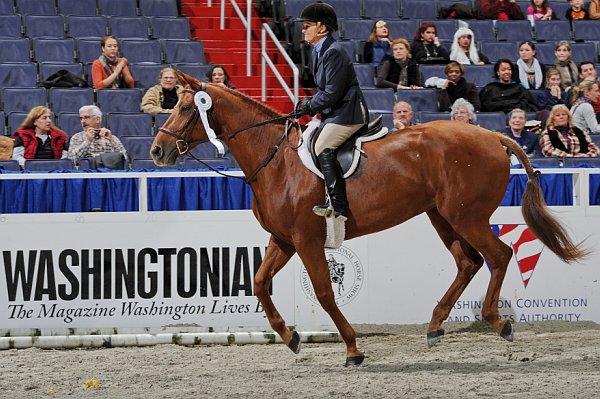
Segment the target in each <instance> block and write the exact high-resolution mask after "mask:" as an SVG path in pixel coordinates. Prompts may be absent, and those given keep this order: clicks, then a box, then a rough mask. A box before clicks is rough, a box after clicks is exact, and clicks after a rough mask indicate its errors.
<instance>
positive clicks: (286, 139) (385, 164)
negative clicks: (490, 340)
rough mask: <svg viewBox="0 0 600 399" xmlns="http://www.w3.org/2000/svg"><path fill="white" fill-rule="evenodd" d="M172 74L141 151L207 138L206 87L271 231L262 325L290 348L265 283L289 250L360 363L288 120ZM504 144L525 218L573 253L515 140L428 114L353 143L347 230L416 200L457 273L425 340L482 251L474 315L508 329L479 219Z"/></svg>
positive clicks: (393, 214) (161, 157) (213, 121)
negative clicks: (174, 97) (172, 87)
mask: <svg viewBox="0 0 600 399" xmlns="http://www.w3.org/2000/svg"><path fill="white" fill-rule="evenodd" d="M178 75H179V79H180V81H181V82H182V83H184V85H185V86H186V91H185V92H184V94H183V95H182V96H181V98H180V100H179V102H178V104H177V105H176V107H175V109H174V110H173V114H172V115H171V116H170V117H169V119H168V120H167V121H166V122H165V124H164V126H163V127H162V128H160V131H159V133H158V134H157V136H156V138H155V140H154V143H153V145H152V148H151V151H150V152H151V156H152V158H153V159H154V162H155V163H156V164H157V165H173V164H175V161H176V159H177V157H178V156H179V155H181V154H182V153H185V151H186V150H188V149H189V148H191V147H193V146H194V145H196V144H197V143H200V142H203V141H207V140H208V137H207V136H208V135H207V132H206V129H205V128H204V125H203V123H202V122H201V121H200V119H201V117H200V116H199V114H200V111H199V109H198V107H197V105H196V103H195V101H194V95H195V94H197V93H198V92H204V93H206V94H207V95H208V96H210V99H211V100H212V105H210V108H209V109H208V110H207V111H206V112H207V117H206V118H205V119H207V120H208V121H209V125H210V128H212V129H213V130H214V132H215V134H216V136H217V137H218V138H219V139H220V140H222V141H223V142H224V143H225V144H227V146H228V147H229V149H230V151H231V153H232V154H233V155H234V157H235V159H236V160H237V162H238V164H239V165H240V168H241V169H242V171H243V172H244V173H245V175H246V176H248V178H247V182H248V183H249V184H250V185H251V188H252V191H253V194H254V198H253V206H252V210H253V212H254V215H255V216H256V218H257V219H258V222H259V223H260V224H261V226H262V227H263V228H264V229H265V230H266V231H268V232H269V233H270V234H271V236H270V240H269V245H268V247H267V250H266V254H265V257H264V260H263V262H262V264H261V265H260V268H259V270H258V272H257V274H256V276H255V281H254V285H255V292H256V296H257V297H258V299H259V300H260V303H261V305H262V307H263V309H264V311H265V314H266V316H267V318H268V320H269V323H270V325H271V327H272V328H273V330H274V331H276V332H277V333H278V334H279V335H280V336H281V338H282V339H283V341H284V342H285V343H286V344H287V345H288V347H289V348H290V349H292V351H294V352H296V353H298V351H299V350H300V338H299V336H298V333H297V332H295V331H291V330H289V329H288V328H287V327H286V323H285V321H284V320H283V318H282V317H281V315H280V314H279V312H278V311H277V309H276V307H275V305H274V304H273V301H272V300H271V297H270V296H269V291H268V288H269V285H270V284H271V281H272V279H273V277H274V276H275V275H276V274H277V272H278V271H279V270H281V269H282V268H283V267H284V266H285V265H286V263H287V262H288V261H289V259H290V258H291V257H292V256H293V255H294V254H295V253H297V254H298V255H299V257H300V259H301V260H302V263H303V264H304V266H305V268H306V271H307V272H308V275H309V276H310V280H311V282H312V285H313V287H314V290H315V293H316V296H317V298H318V300H319V302H320V304H321V305H322V307H323V309H324V310H325V311H326V312H327V313H328V314H329V316H330V317H331V319H332V320H333V322H334V323H335V325H336V327H337V329H338V330H339V332H340V335H341V336H342V338H343V340H344V342H345V344H346V366H355V365H358V364H360V363H362V361H363V359H364V355H363V353H362V352H360V351H359V350H358V348H357V346H356V333H355V331H354V329H353V328H352V326H351V325H350V324H349V323H348V321H347V320H346V318H345V317H344V315H343V314H342V313H341V312H340V309H339V308H338V306H337V305H336V303H335V296H334V293H333V289H332V285H331V279H330V274H329V268H328V265H327V260H326V258H325V253H324V243H325V235H326V223H325V219H324V218H323V217H320V216H317V215H315V214H314V213H313V211H312V208H313V205H315V204H319V203H321V202H322V201H323V198H324V197H325V187H324V184H323V181H322V180H321V179H320V178H319V177H317V176H316V175H315V174H314V173H312V172H311V171H309V170H308V169H307V168H306V167H305V166H304V165H303V163H302V162H301V160H300V158H299V156H298V153H297V151H296V145H297V144H298V143H299V141H300V132H299V129H298V128H297V127H296V126H297V125H296V124H293V125H292V126H291V128H289V126H288V125H287V124H286V123H285V120H286V116H285V115H281V114H280V113H278V112H277V111H275V110H273V109H271V108H269V107H267V106H265V105H263V104H261V103H259V102H257V101H254V100H253V99H251V98H250V97H247V96H245V95H243V94H240V93H239V92H236V91H234V90H230V89H226V88H222V87H219V86H216V85H212V84H205V83H200V82H198V81H197V80H195V79H194V78H192V77H189V76H187V75H185V74H183V73H178ZM206 94H203V95H206ZM271 120H274V121H271ZM261 121H270V122H271V123H260V122H261ZM257 125H260V127H258V126H257ZM210 128H209V131H210ZM286 131H287V134H286ZM505 147H506V148H508V149H510V150H511V151H513V152H514V153H515V154H516V155H517V157H518V158H519V160H520V161H521V163H522V164H523V165H524V167H525V169H526V171H527V176H528V183H527V188H526V191H525V193H524V196H523V200H522V213H523V217H524V219H525V222H526V223H527V225H528V226H529V227H530V229H531V230H532V231H533V233H534V234H535V235H536V236H537V237H538V238H539V239H540V240H541V241H542V242H543V243H544V244H545V245H546V246H547V247H548V248H549V249H550V250H551V251H552V252H554V253H555V254H556V255H557V256H558V257H559V258H560V259H562V260H563V261H565V262H572V261H577V260H579V259H581V258H582V257H584V256H585V255H586V251H585V250H583V249H581V248H580V247H579V245H576V244H574V243H573V242H572V241H571V239H570V238H569V237H568V235H567V234H566V232H565V229H564V228H563V227H562V226H561V225H560V224H559V223H558V221H557V220H556V219H555V218H554V217H553V216H552V215H551V214H550V213H549V210H548V209H547V207H546V204H545V201H544V199H543V196H542V192H541V189H540V186H539V182H538V181H537V175H538V174H539V172H534V170H533V169H532V166H531V164H530V162H529V160H528V159H527V156H526V155H525V153H524V152H523V150H522V149H521V147H520V146H519V145H518V144H517V143H516V142H514V141H513V140H511V139H509V138H507V137H505V136H503V135H501V134H498V133H492V132H490V131H488V130H485V129H482V128H480V127H477V126H473V125H468V124H464V123H461V122H456V121H434V122H430V123H426V124H423V125H416V126H411V127H408V128H406V129H404V130H402V131H401V132H394V133H391V134H388V135H387V136H385V137H384V138H382V139H379V140H375V141H371V142H367V143H365V144H364V145H363V150H364V151H365V153H366V156H364V157H362V159H361V162H360V165H359V167H358V170H357V171H356V173H355V174H354V175H353V176H351V177H350V178H349V179H348V181H347V193H348V200H349V203H350V214H349V218H348V220H347V222H346V239H351V238H354V237H359V236H362V235H365V234H371V233H375V232H377V231H381V230H384V229H387V228H390V227H393V226H396V225H398V224H400V223H403V222H404V221H406V220H408V219H410V218H412V217H413V216H416V215H419V214H421V213H423V212H425V213H427V216H428V217H429V219H430V221H431V224H432V225H433V227H434V228H435V229H436V231H437V233H438V234H439V236H440V238H441V239H442V241H443V243H444V244H445V246H446V247H447V248H448V250H449V251H450V253H451V254H452V256H453V257H454V260H455V261H456V266H457V267H458V274H457V276H456V278H455V279H454V281H453V282H452V284H451V286H450V288H449V289H448V291H447V292H446V293H445V294H444V296H443V298H442V299H441V300H440V301H439V303H438V304H437V306H436V307H435V309H434V310H433V315H432V317H431V321H430V323H429V327H428V333H427V343H428V345H429V346H432V345H435V344H436V343H437V342H438V341H439V340H440V339H441V338H442V336H443V334H444V330H443V328H442V323H443V321H444V320H446V319H447V318H448V316H449V314H450V311H451V309H452V307H453V305H454V304H455V302H456V301H457V300H458V298H459V297H460V295H461V294H462V292H463V291H464V290H465V288H466V287H467V285H468V284H469V282H470V281H471V279H472V278H473V276H474V275H475V273H477V271H478V270H479V269H480V268H481V266H482V265H483V257H485V259H486V260H487V262H488V264H489V267H490V269H491V276H490V282H489V285H488V289H487V293H486V296H485V300H484V303H483V307H482V310H481V313H482V317H483V318H484V319H485V320H486V321H487V322H488V323H489V324H490V325H491V326H492V328H493V329H494V330H495V331H496V332H497V333H498V334H499V335H500V336H501V337H503V338H505V339H507V340H509V341H511V340H512V338H513V329H512V325H511V323H510V321H508V320H500V317H499V311H498V298H499V295H500V288H501V286H502V282H503V280H504V275H505V273H506V269H507V267H508V263H509V260H510V258H511V256H512V250H511V248H510V247H509V246H508V245H506V244H505V243H503V242H502V241H501V240H500V239H499V238H498V237H496V235H494V233H493V232H492V229H491V228H490V224H489V219H490V216H491V215H492V213H493V212H494V211H495V210H496V208H498V205H499V204H500V201H501V200H502V198H503V197H504V194H505V191H506V187H507V185H508V180H509V176H510V171H509V169H510V164H509V157H508V155H507V151H506V148H505ZM482 255H483V257H482Z"/></svg>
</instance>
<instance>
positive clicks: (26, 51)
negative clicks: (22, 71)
mask: <svg viewBox="0 0 600 399" xmlns="http://www.w3.org/2000/svg"><path fill="white" fill-rule="evenodd" d="M30 61H31V41H30V39H28V38H26V37H22V38H20V39H16V38H14V39H0V62H30Z"/></svg>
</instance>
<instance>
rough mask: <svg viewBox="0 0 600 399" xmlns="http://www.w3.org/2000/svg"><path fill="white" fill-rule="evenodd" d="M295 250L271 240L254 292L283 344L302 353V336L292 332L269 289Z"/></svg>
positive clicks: (273, 239) (255, 279)
mask: <svg viewBox="0 0 600 399" xmlns="http://www.w3.org/2000/svg"><path fill="white" fill-rule="evenodd" d="M294 253H295V250H294V248H293V247H292V246H291V245H288V244H285V243H281V242H279V241H278V240H277V239H276V238H275V237H273V236H271V238H270V239H269V246H268V247H267V251H266V254H265V258H264V259H263V261H262V263H261V265H260V267H259V269H258V272H257V273H256V276H255V277H254V292H255V293H256V296H257V297H258V300H259V301H260V304H261V306H262V307H263V309H264V311H265V315H266V316H267V320H269V324H270V325H271V328H272V329H273V331H275V332H276V333H277V334H279V336H280V337H281V339H283V342H285V344H286V345H287V346H288V347H289V348H290V349H291V350H292V351H293V352H294V353H298V352H300V336H299V335H298V333H297V332H295V331H294V332H292V331H290V330H289V329H288V328H287V326H286V324H285V321H284V320H283V318H282V317H281V315H280V314H279V312H278V311H277V308H276V307H275V305H274V304H273V301H272V300H271V296H270V295H269V287H270V285H271V282H272V281H273V277H274V276H275V275H276V274H277V272H279V271H280V270H281V269H282V268H283V267H284V266H285V265H286V264H287V262H288V261H289V260H290V258H291V257H292V256H293V255H294Z"/></svg>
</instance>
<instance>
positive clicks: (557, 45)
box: [554, 40, 573, 51]
mask: <svg viewBox="0 0 600 399" xmlns="http://www.w3.org/2000/svg"><path fill="white" fill-rule="evenodd" d="M562 46H565V47H566V48H567V50H569V51H573V50H572V49H571V43H569V42H568V41H566V40H561V41H560V42H558V43H556V46H555V47H554V51H556V50H558V48H559V47H562Z"/></svg>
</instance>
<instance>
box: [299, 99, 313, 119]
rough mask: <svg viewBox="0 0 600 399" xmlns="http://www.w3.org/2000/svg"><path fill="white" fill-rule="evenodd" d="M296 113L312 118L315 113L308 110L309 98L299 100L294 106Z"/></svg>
mask: <svg viewBox="0 0 600 399" xmlns="http://www.w3.org/2000/svg"><path fill="white" fill-rule="evenodd" d="M296 112H299V113H300V114H301V115H310V116H314V115H315V112H313V111H312V109H311V108H310V98H303V99H302V100H300V102H299V103H298V105H297V106H296Z"/></svg>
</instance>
